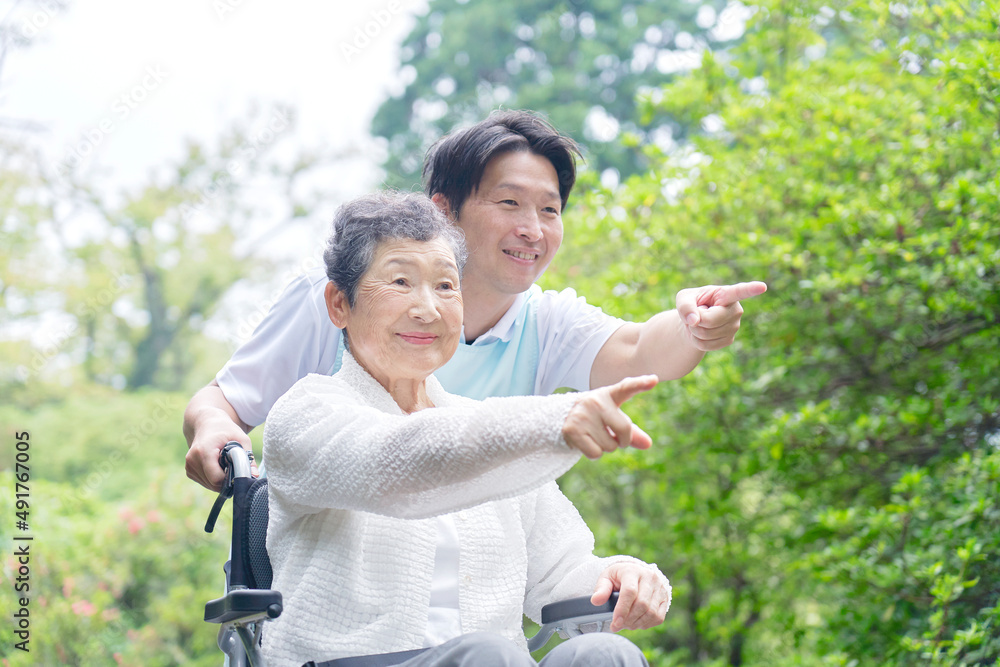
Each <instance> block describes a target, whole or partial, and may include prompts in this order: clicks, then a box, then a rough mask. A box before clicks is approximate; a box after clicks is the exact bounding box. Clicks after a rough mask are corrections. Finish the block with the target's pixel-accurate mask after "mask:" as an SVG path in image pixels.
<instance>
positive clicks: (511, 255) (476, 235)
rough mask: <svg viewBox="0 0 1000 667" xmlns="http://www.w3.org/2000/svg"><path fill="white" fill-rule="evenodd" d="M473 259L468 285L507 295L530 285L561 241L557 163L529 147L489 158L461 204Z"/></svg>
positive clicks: (461, 218) (460, 218)
mask: <svg viewBox="0 0 1000 667" xmlns="http://www.w3.org/2000/svg"><path fill="white" fill-rule="evenodd" d="M457 224H458V226H459V227H461V228H462V231H464V232H465V239H466V244H467V245H468V248H469V260H468V263H467V264H466V266H465V278H464V279H463V281H462V283H463V289H469V288H473V289H475V291H476V292H478V293H479V296H488V295H495V296H497V297H503V298H506V297H508V296H512V295H515V294H519V293H521V292H523V291H525V290H526V289H528V288H529V287H530V286H531V285H532V283H534V282H535V281H536V280H537V279H538V278H539V276H541V275H542V273H543V272H544V271H545V269H546V268H547V267H548V265H549V262H551V261H552V258H553V257H554V256H555V254H556V251H557V250H558V249H559V245H560V244H561V243H562V237H563V226H562V200H561V198H560V196H559V179H558V177H557V175H556V170H555V167H553V166H552V163H551V162H549V161H548V159H547V158H544V157H542V156H540V155H535V154H534V153H529V152H514V153H504V154H502V155H498V156H497V157H495V158H493V159H492V160H490V162H489V163H488V164H487V165H486V169H485V170H484V171H483V178H482V180H481V181H480V182H479V187H478V188H477V189H476V190H474V191H473V192H472V194H471V195H470V196H469V198H468V199H467V200H466V201H465V203H464V204H463V205H462V210H461V211H460V212H459V216H458V220H457Z"/></svg>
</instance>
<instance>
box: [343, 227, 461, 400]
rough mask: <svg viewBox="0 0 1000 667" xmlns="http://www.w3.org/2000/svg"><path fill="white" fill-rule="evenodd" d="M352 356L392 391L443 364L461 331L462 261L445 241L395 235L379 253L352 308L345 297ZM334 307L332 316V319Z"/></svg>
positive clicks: (346, 323) (423, 377)
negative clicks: (460, 275) (403, 382)
mask: <svg viewBox="0 0 1000 667" xmlns="http://www.w3.org/2000/svg"><path fill="white" fill-rule="evenodd" d="M340 310H341V311H342V315H341V317H342V318H343V322H337V321H336V319H334V323H335V324H336V325H337V326H341V327H344V328H346V330H347V336H348V339H349V340H350V344H351V354H353V355H354V358H355V359H357V360H358V363H360V364H361V365H362V366H364V368H365V370H367V371H368V372H369V373H370V374H371V375H372V377H374V378H375V379H376V380H378V381H379V382H380V383H381V384H382V386H384V387H386V388H387V389H389V388H390V387H391V386H392V385H393V384H394V383H396V382H398V381H407V380H415V381H422V380H424V379H425V378H426V377H427V376H428V375H430V374H431V373H432V372H434V371H435V370H437V369H438V368H440V367H441V366H443V365H444V364H445V363H446V362H447V361H448V360H449V359H451V357H452V355H453V354H455V349H456V347H457V346H458V341H459V337H460V335H461V331H462V292H461V290H460V289H459V274H458V265H457V264H456V262H455V256H454V254H453V253H452V251H451V248H450V247H449V246H448V244H447V243H446V242H445V241H443V240H442V239H435V240H432V241H426V242H424V241H413V240H409V239H406V240H402V239H393V240H389V241H385V242H383V243H382V244H381V245H380V246H379V247H378V249H377V250H376V251H375V257H374V259H373V260H372V263H371V266H370V267H369V268H368V271H367V272H366V273H365V274H364V275H363V276H362V277H361V281H360V283H359V284H358V292H357V298H356V299H355V300H354V307H353V308H347V306H346V299H343V307H342V308H341V309H340ZM333 311H334V308H333V307H332V306H331V317H334V312H333Z"/></svg>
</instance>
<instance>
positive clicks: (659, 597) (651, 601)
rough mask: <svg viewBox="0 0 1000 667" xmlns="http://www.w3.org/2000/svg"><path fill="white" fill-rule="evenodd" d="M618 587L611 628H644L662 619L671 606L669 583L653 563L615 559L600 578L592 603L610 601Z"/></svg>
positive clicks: (616, 629) (654, 625)
mask: <svg viewBox="0 0 1000 667" xmlns="http://www.w3.org/2000/svg"><path fill="white" fill-rule="evenodd" d="M614 591H618V596H619V597H618V605H617V606H616V607H615V614H614V616H613V617H612V619H611V631H612V632H618V631H619V630H625V629H627V630H645V629H646V628H652V627H656V626H657V625H659V624H660V623H663V619H664V618H665V617H666V615H667V610H668V609H669V608H670V584H669V583H668V582H667V581H666V579H665V578H664V577H663V575H662V574H660V572H659V571H658V570H657V569H656V567H655V566H653V565H646V564H645V563H632V562H627V563H615V564H614V565H612V566H611V567H609V568H608V569H606V570H605V571H604V572H603V573H601V576H600V577H599V578H598V580H597V586H596V587H595V589H594V595H593V596H592V597H591V598H590V602H591V604H595V605H599V604H603V603H605V602H607V600H608V598H610V597H611V594H612V593H613V592H614Z"/></svg>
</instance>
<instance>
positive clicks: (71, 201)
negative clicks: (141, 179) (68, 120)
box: [0, 109, 333, 391]
mask: <svg viewBox="0 0 1000 667" xmlns="http://www.w3.org/2000/svg"><path fill="white" fill-rule="evenodd" d="M293 121H294V118H293V115H292V112H291V111H289V110H287V109H276V110H274V111H273V112H272V113H271V115H270V116H268V117H261V118H257V119H253V120H251V121H248V122H246V123H244V124H242V125H240V126H238V127H236V128H234V129H233V130H232V131H231V132H230V133H229V134H228V135H227V136H224V137H222V138H221V140H220V142H219V146H218V147H217V148H215V149H212V150H208V149H205V148H203V147H201V146H199V145H195V144H191V145H189V146H188V149H187V154H186V156H185V157H184V159H183V160H182V161H181V162H180V163H179V164H177V165H175V166H173V167H170V168H167V169H162V170H160V171H159V173H156V174H154V175H152V176H151V177H150V179H149V182H148V184H147V185H145V186H141V187H139V188H138V189H135V190H129V191H126V192H123V193H117V194H110V193H108V192H106V191H105V190H104V189H102V188H101V187H100V186H99V185H98V184H99V183H100V181H99V179H97V178H96V177H95V175H94V174H92V173H87V172H85V171H83V169H82V167H74V166H73V162H75V160H72V159H68V160H66V161H64V163H63V164H62V165H60V172H59V173H56V174H53V173H47V172H46V171H45V170H44V169H35V170H33V171H27V172H20V171H18V169H17V164H16V162H15V163H12V164H11V166H10V167H9V168H6V169H5V170H4V171H3V172H2V173H0V196H4V197H7V198H10V199H15V200H17V201H19V202H25V203H24V204H22V205H20V206H19V207H18V208H16V209H14V210H12V212H11V214H9V215H8V216H6V217H5V219H4V220H3V221H2V224H3V229H4V233H5V235H9V236H10V238H11V239H12V240H13V241H16V243H15V242H12V243H11V244H9V245H8V247H7V248H5V251H4V252H10V253H12V255H13V254H14V253H16V254H17V257H16V258H15V257H13V256H12V261H11V263H10V264H9V265H5V272H6V275H3V276H0V278H3V283H2V286H0V289H2V293H3V297H4V299H3V301H2V302H0V308H3V310H4V315H5V316H6V317H9V318H11V319H18V320H20V321H21V322H22V323H23V324H25V325H27V324H29V323H32V322H33V323H34V324H35V328H36V330H45V331H46V332H47V334H46V335H45V336H44V340H41V341H35V342H34V344H33V345H26V344H16V345H14V346H13V349H11V350H10V354H11V356H10V357H9V358H8V359H6V360H5V365H6V368H5V372H4V377H5V378H6V381H7V382H8V383H10V386H11V387H12V389H16V390H22V389H23V390H25V391H30V387H29V384H30V383H29V382H28V380H29V379H31V380H32V382H38V381H39V380H44V379H45V377H46V376H47V375H52V374H53V373H55V372H58V373H60V374H61V375H62V379H63V380H66V379H73V378H75V379H76V380H79V381H86V382H98V383H102V384H109V385H114V386H117V387H119V388H121V387H123V386H125V387H128V388H130V389H138V388H140V387H146V386H157V387H161V388H168V389H177V388H182V387H183V388H188V387H189V382H190V381H189V378H190V375H191V372H192V369H193V368H194V366H195V365H196V364H197V362H198V359H199V354H200V353H202V352H203V351H205V350H206V349H211V348H208V347H206V344H205V341H203V340H202V339H200V338H199V337H198V336H197V334H198V332H199V330H200V328H201V326H202V325H203V324H204V322H205V320H207V319H208V318H209V317H210V316H211V315H212V313H213V312H214V310H215V308H216V306H217V305H218V303H219V301H220V298H221V297H222V296H223V294H225V293H226V291H227V290H228V289H229V288H230V286H232V285H233V284H234V283H235V282H237V281H238V280H241V279H243V278H247V277H251V276H254V275H259V274H260V273H261V271H262V270H263V269H266V267H267V265H268V260H267V259H266V258H265V257H264V256H263V253H262V252H261V249H262V248H264V247H266V240H267V238H268V236H269V235H270V234H272V233H274V231H276V230H280V229H282V228H283V227H285V226H287V225H289V224H293V223H294V222H295V221H296V220H299V219H301V218H305V217H307V216H308V215H309V214H310V211H311V210H312V209H313V206H314V203H315V198H316V195H315V194H314V193H311V192H305V191H303V188H300V187H299V182H300V181H301V180H302V179H303V177H304V176H307V175H308V174H309V173H311V171H312V170H313V169H314V168H315V167H317V166H318V165H320V164H323V163H325V162H326V161H328V160H330V159H333V158H331V157H330V156H321V155H318V154H310V153H305V152H303V153H300V154H299V155H297V156H295V157H293V159H292V161H291V162H288V161H287V159H286V160H284V161H282V160H279V159H278V158H276V157H272V156H271V155H272V153H273V149H274V148H275V147H276V146H277V145H278V144H279V143H280V142H281V141H282V140H283V139H285V138H287V135H288V134H289V132H290V130H291V128H292V127H293ZM20 159H21V161H22V162H23V160H24V158H23V157H22V158H20ZM9 160H11V161H12V162H14V158H13V157H11V158H9ZM0 168H3V167H2V165H0ZM262 210H263V211H268V215H269V216H270V220H271V221H270V222H268V224H267V226H266V228H265V229H261V227H262V225H261V220H262V217H263V215H262ZM81 230H85V231H83V232H81ZM8 248H9V250H8ZM43 257H44V258H45V261H39V260H40V259H41V258H43ZM8 267H9V268H8ZM15 278H16V279H15ZM12 297H13V298H12ZM56 360H59V361H60V363H53V362H54V361H56ZM56 366H59V367H60V369H59V371H54V370H53V368H54V367H56ZM46 369H48V370H46Z"/></svg>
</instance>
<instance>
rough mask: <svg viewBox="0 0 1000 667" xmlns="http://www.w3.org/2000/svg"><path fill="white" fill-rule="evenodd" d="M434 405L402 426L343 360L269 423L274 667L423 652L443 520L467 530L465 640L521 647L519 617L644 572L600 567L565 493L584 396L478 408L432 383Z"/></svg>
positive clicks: (377, 390) (268, 643)
mask: <svg viewBox="0 0 1000 667" xmlns="http://www.w3.org/2000/svg"><path fill="white" fill-rule="evenodd" d="M427 392H428V396H429V398H430V399H431V401H432V402H433V403H434V405H435V406H437V407H435V408H430V409H426V410H421V411H419V412H416V413H414V414H412V415H405V414H404V413H403V412H402V411H401V410H400V409H399V407H398V406H397V405H396V403H395V401H393V399H392V397H391V396H390V395H389V394H388V392H386V391H385V390H384V389H383V388H382V386H381V385H380V384H378V382H376V381H375V379H374V378H372V377H371V376H370V375H369V374H368V373H367V372H365V370H364V369H363V368H361V366H360V365H358V364H357V362H356V361H354V359H353V358H351V357H350V355H349V354H345V355H344V364H343V368H342V369H341V371H340V372H339V373H337V374H336V375H334V376H333V377H329V376H322V375H309V376H307V377H305V378H303V379H302V380H300V381H299V382H298V383H296V384H295V386H293V387H292V388H291V390H289V392H288V393H287V394H285V395H284V396H283V397H282V398H281V399H280V400H279V401H278V402H277V403H276V404H275V405H274V407H273V408H272V410H271V412H270V414H269V415H268V420H267V425H266V427H265V430H264V458H265V460H266V461H267V465H268V478H269V480H270V482H269V489H270V522H269V526H268V533H267V548H268V552H269V554H270V557H271V563H272V567H273V569H274V582H273V588H275V589H276V590H279V591H281V593H282V596H283V599H284V613H282V615H281V616H280V617H279V618H278V619H276V620H275V621H273V622H271V623H269V624H268V625H267V627H266V630H265V633H264V652H265V654H266V656H267V658H268V660H269V663H268V664H270V665H277V666H279V667H281V666H285V665H288V666H294V667H298V666H299V665H301V664H302V663H303V662H306V661H308V660H317V661H321V660H330V659H333V658H338V657H343V656H351V655H365V654H370V653H384V652H391V651H402V650H407V649H413V648H419V647H420V646H422V645H423V640H424V631H425V630H426V627H427V612H428V607H429V602H430V590H431V579H432V575H433V570H434V555H435V548H436V536H437V533H436V527H435V526H436V524H435V520H434V519H433V518H431V517H434V516H436V515H438V514H445V513H454V519H455V525H456V528H457V531H458V536H459V549H460V555H459V573H458V575H459V613H460V616H461V625H462V632H463V633H468V632H475V631H479V630H488V631H492V632H496V633H499V634H502V635H503V636H505V637H507V638H509V639H510V640H512V641H514V642H516V643H518V644H519V645H521V646H522V647H525V641H524V636H523V635H522V633H521V615H522V613H524V614H527V615H528V616H529V617H530V618H532V619H533V620H535V621H538V620H539V617H540V614H541V608H542V606H543V605H545V604H548V603H549V602H554V601H556V600H561V599H565V598H568V597H575V596H580V595H590V594H591V593H592V592H593V589H594V586H595V584H596V581H597V578H598V576H599V575H600V573H601V572H602V571H603V570H604V569H605V568H607V567H608V566H609V565H611V564H612V563H614V562H620V561H623V560H628V561H635V559H632V558H630V557H628V556H616V557H613V558H605V559H601V558H597V557H596V556H594V555H593V553H592V551H593V548H594V538H593V535H592V534H591V532H590V530H589V529H588V528H587V526H586V524H584V522H583V520H582V519H581V518H580V515H579V513H577V511H576V509H575V508H574V507H573V505H572V504H571V503H570V502H569V500H568V499H567V498H566V497H565V496H563V495H562V493H561V492H560V491H559V489H558V487H557V486H556V484H555V482H554V481H553V480H554V479H555V478H557V477H558V476H559V475H561V474H562V473H564V472H565V471H566V470H568V469H569V468H570V467H572V465H573V464H574V463H575V462H576V460H577V459H578V458H579V453H578V452H576V451H575V450H572V449H570V448H569V447H568V446H567V445H566V443H565V441H564V440H563V438H562V433H561V426H562V423H563V421H564V419H565V416H566V414H567V413H568V412H569V410H570V408H571V407H572V405H573V403H574V401H575V397H574V396H573V395H557V396H548V397H543V398H540V397H514V398H495V399H488V400H486V401H482V402H479V401H472V400H469V399H466V398H462V397H459V396H454V395H451V394H448V393H446V392H445V391H444V390H443V389H442V388H441V386H440V384H438V382H437V381H436V380H435V379H434V378H433V377H430V378H428V379H427ZM657 572H658V571H657ZM660 576H662V575H660Z"/></svg>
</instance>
